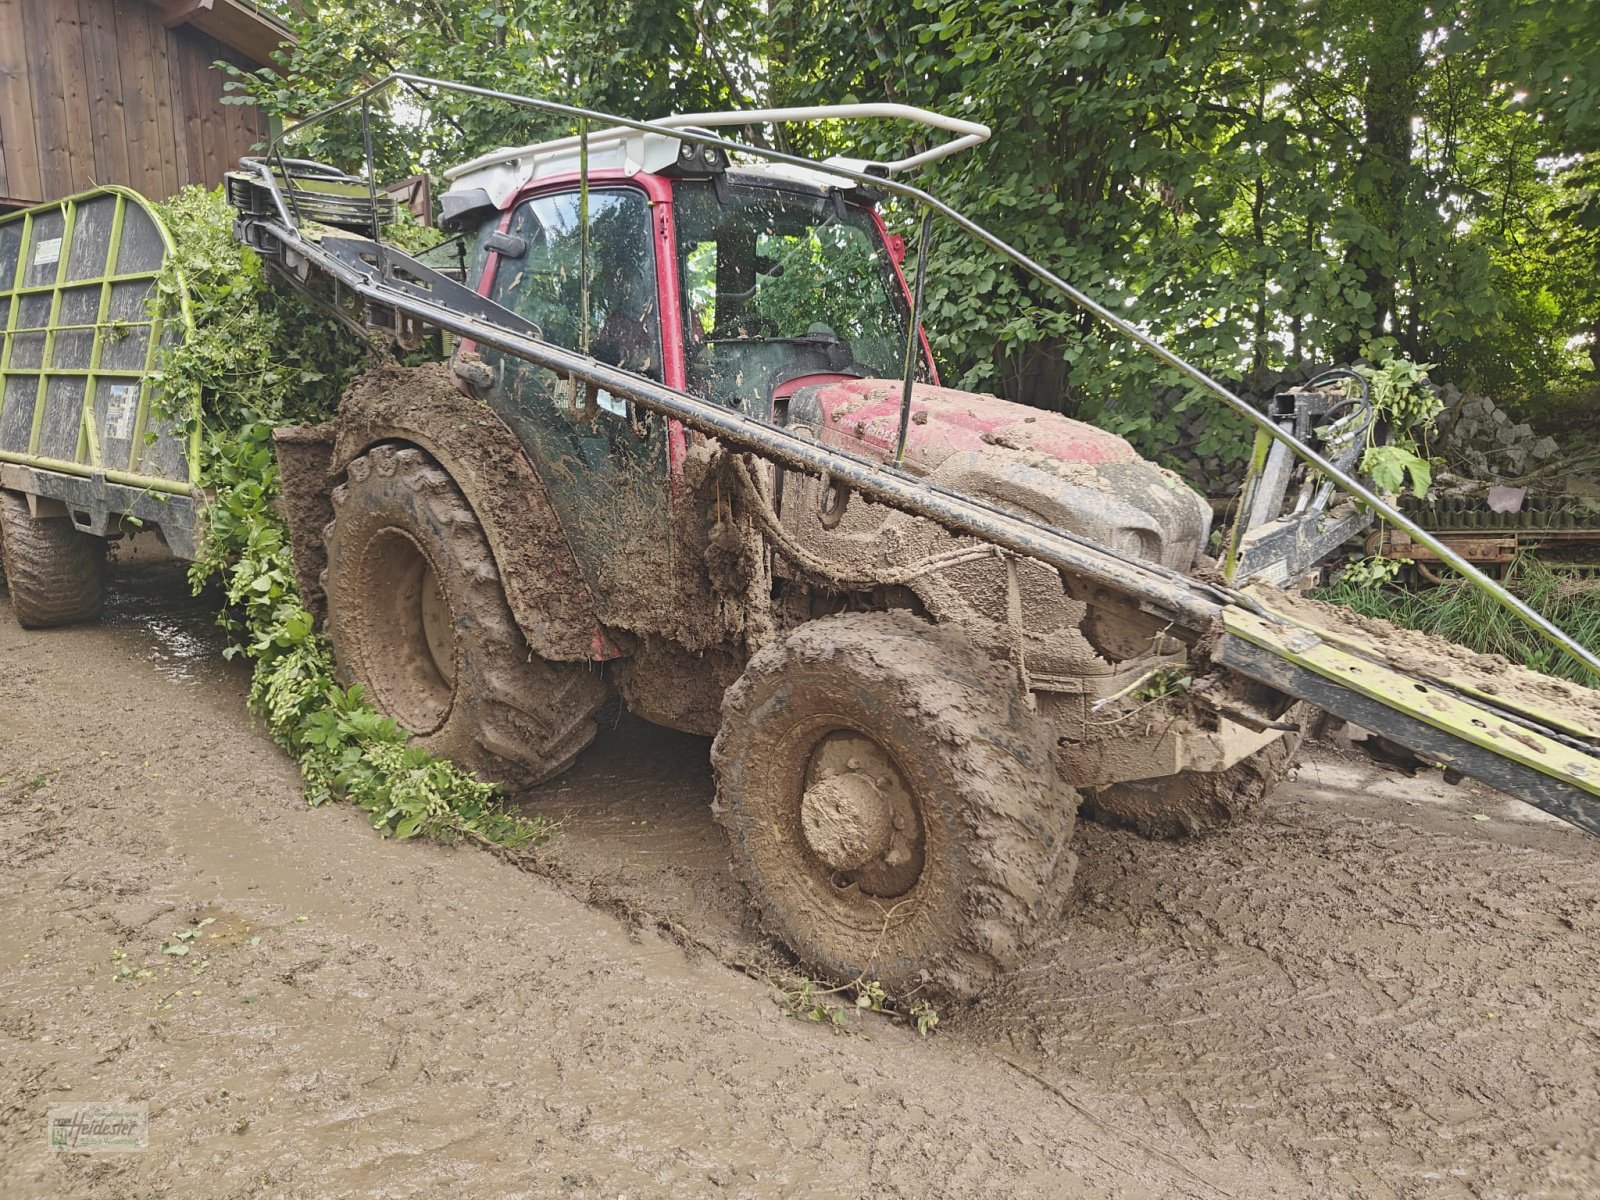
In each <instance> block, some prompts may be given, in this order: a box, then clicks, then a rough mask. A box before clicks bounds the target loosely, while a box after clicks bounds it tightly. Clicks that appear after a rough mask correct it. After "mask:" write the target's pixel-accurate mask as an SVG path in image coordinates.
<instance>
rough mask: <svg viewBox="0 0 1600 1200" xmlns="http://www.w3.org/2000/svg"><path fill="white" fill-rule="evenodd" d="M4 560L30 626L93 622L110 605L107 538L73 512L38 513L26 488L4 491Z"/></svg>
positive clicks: (0, 552) (0, 529) (19, 614)
mask: <svg viewBox="0 0 1600 1200" xmlns="http://www.w3.org/2000/svg"><path fill="white" fill-rule="evenodd" d="M0 559H3V561H4V567H5V576H6V586H7V587H8V588H9V589H10V592H11V611H12V612H13V613H14V614H15V615H16V618H17V624H19V625H21V626H22V627H23V628H24V629H47V628H49V627H50V626H52V625H74V624H77V623H78V622H80V621H92V620H94V619H95V618H96V617H98V616H99V615H100V610H101V609H102V608H103V607H104V606H105V596H106V543H105V539H104V538H97V537H95V536H93V535H92V534H88V533H83V532H81V531H79V529H78V528H77V527H76V526H74V525H73V523H72V518H71V517H67V516H60V517H38V518H35V517H34V516H33V515H32V514H30V513H29V511H28V498H27V497H26V496H24V495H23V494H22V493H21V492H9V491H0Z"/></svg>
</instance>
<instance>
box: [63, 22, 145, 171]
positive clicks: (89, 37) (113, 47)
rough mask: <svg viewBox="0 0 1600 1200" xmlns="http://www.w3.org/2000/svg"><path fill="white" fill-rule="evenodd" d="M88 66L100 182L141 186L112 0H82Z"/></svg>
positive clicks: (84, 46) (85, 61)
mask: <svg viewBox="0 0 1600 1200" xmlns="http://www.w3.org/2000/svg"><path fill="white" fill-rule="evenodd" d="M78 15H79V21H80V28H81V29H82V31H83V58H84V66H85V67H86V68H87V69H88V79H89V86H90V88H91V89H92V90H93V92H94V95H95V99H94V107H93V111H92V114H91V116H92V120H93V128H94V170H95V182H96V183H102V184H104V183H122V184H127V185H129V186H135V187H136V186H138V185H137V184H136V183H135V182H134V178H133V171H132V168H131V167H130V165H129V155H128V128H127V113H126V91H125V89H124V88H123V85H122V65H121V62H120V55H119V53H118V48H117V21H116V13H115V10H114V9H113V7H112V2H111V0H78Z"/></svg>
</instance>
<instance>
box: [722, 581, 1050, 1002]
mask: <svg viewBox="0 0 1600 1200" xmlns="http://www.w3.org/2000/svg"><path fill="white" fill-rule="evenodd" d="M722 711H723V721H722V729H721V732H720V733H718V735H717V739H716V742H715V744H714V745H713V747H712V761H713V763H714V765H715V767H716V773H717V797H718V820H719V821H720V822H721V824H722V826H723V828H724V829H725V830H726V831H727V834H728V837H729V841H730V843H731V846H732V853H733V863H734V869H735V872H736V873H737V874H738V876H739V877H740V879H741V880H742V881H743V883H744V884H745V886H746V888H747V889H748V890H749V893H750V896H751V898H752V900H753V901H754V903H755V906H756V908H757V909H758V910H759V913H760V916H761V919H762V922H763V924H764V925H765V927H766V928H767V930H768V931H769V932H770V933H772V934H773V935H774V936H776V937H778V938H779V939H781V940H782V941H783V942H784V943H785V944H787V945H788V946H789V948H790V949H791V950H793V952H794V953H795V954H796V956H798V957H799V958H800V960H801V961H802V963H803V964H805V966H806V968H807V969H809V970H812V971H815V972H817V973H819V974H821V975H822V976H825V977H827V978H830V979H833V980H836V981H840V982H847V981H850V980H853V979H856V978H858V977H860V978H865V979H876V980H878V981H880V982H881V983H883V984H884V985H885V986H886V987H888V988H889V989H890V990H891V991H893V992H898V993H900V994H901V995H905V994H909V993H914V992H918V991H920V992H922V993H924V994H926V993H932V994H938V995H943V996H948V997H953V998H963V997H967V996H971V995H973V994H975V993H976V992H978V991H979V990H981V989H982V987H983V986H984V984H985V983H987V982H988V981H989V980H991V979H992V978H994V976H995V975H997V974H998V973H999V972H1001V971H1003V970H1004V969H1005V968H1007V967H1009V966H1012V965H1013V964H1015V963H1016V962H1017V961H1018V960H1019V959H1021V958H1022V957H1023V955H1024V953H1025V952H1026V950H1027V948H1028V946H1029V944H1030V942H1031V941H1032V939H1033V937H1034V935H1035V934H1036V932H1037V931H1039V930H1040V929H1041V928H1048V927H1049V926H1050V925H1051V924H1052V923H1053V922H1054V921H1055V919H1056V918H1057V916H1058V915H1059V914H1060V911H1061V908H1062V906H1063V904H1064V902H1065V899H1066V896H1067V894H1068V892H1069V890H1070V888H1071V884H1072V876H1073V873H1074V870H1075V868H1076V865H1077V858H1076V856H1075V855H1074V854H1073V853H1072V851H1071V850H1070V849H1069V848H1068V843H1069V842H1070V840H1071V838H1072V831H1073V826H1074V823H1075V820H1076V814H1077V803H1078V800H1077V795H1076V794H1075V793H1074V792H1073V790H1072V789H1071V788H1069V787H1067V786H1066V785H1065V784H1063V783H1061V781H1060V779H1059V776H1058V775H1057V773H1056V769H1055V766H1054V763H1053V762H1052V760H1051V746H1052V741H1051V737H1050V731H1049V730H1048V728H1047V727H1046V726H1045V724H1044V722H1042V721H1041V720H1040V719H1039V718H1038V716H1037V715H1036V714H1034V713H1033V712H1031V711H1029V709H1028V708H1027V706H1026V704H1025V703H1024V700H1023V697H1022V694H1021V692H1020V691H1019V689H1018V687H1017V680H1016V677H1015V675H1013V674H1012V673H1011V672H1010V671H1009V670H1008V669H1006V668H1005V667H1004V666H1002V665H1000V664H997V663H994V662H991V661H989V660H987V659H985V658H984V657H982V656H981V655H979V654H977V653H976V652H975V651H973V650H972V649H971V648H970V647H969V646H968V644H967V643H966V642H965V641H964V640H962V639H961V638H959V637H958V636H956V635H955V634H953V633H950V632H947V631H945V630H942V629H938V628H936V627H934V626H932V625H929V624H928V623H927V622H925V621H922V620H920V619H918V618H916V617H914V616H912V615H911V614H909V613H850V614H846V615H843V616H836V617H827V618H824V619H822V620H818V621H813V622H810V623H809V624H807V625H804V626H801V627H800V628H799V629H797V630H795V631H794V632H793V633H791V634H789V636H788V637H786V638H784V639H783V640H781V641H778V642H775V643H773V644H772V645H769V646H767V647H766V648H765V649H763V650H762V651H761V652H760V653H759V654H757V655H756V656H755V657H754V658H753V659H752V660H751V661H750V664H749V667H748V668H747V669H746V671H745V673H744V675H743V676H742V677H741V678H740V679H739V681H738V682H737V683H736V684H734V686H733V687H732V688H730V689H729V690H728V693H727V696H726V698H725V699H724V701H723V709H722Z"/></svg>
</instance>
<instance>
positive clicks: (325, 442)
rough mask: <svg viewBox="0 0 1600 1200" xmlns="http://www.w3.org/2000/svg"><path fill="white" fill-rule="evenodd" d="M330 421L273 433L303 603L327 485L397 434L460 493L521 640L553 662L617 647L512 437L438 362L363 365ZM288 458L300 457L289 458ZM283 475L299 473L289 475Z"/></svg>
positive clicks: (607, 654)
mask: <svg viewBox="0 0 1600 1200" xmlns="http://www.w3.org/2000/svg"><path fill="white" fill-rule="evenodd" d="M330 424H331V429H330V427H329V426H321V427H317V428H316V429H312V430H302V431H300V432H298V433H291V432H290V431H281V432H280V434H279V435H278V438H277V440H278V443H279V447H280V458H281V460H282V462H283V465H284V467H285V468H287V469H286V470H285V471H284V477H285V493H284V508H285V510H286V513H285V515H286V516H288V517H289V520H290V526H291V532H292V535H293V538H294V542H295V567H296V573H297V574H299V575H300V577H301V585H302V590H303V591H305V592H306V593H307V594H308V595H309V596H310V597H312V599H313V602H314V601H315V600H316V599H317V598H319V597H320V587H316V586H313V587H311V588H307V587H306V584H307V583H308V582H310V580H308V579H307V575H308V574H310V573H311V572H312V571H313V570H315V572H316V573H317V574H320V571H321V567H320V565H318V563H317V560H318V556H319V555H320V554H321V552H322V526H323V525H324V524H326V522H327V521H328V520H331V519H332V516H333V512H332V504H331V501H330V500H329V499H328V494H329V491H330V490H331V487H332V485H333V484H335V483H336V482H337V481H338V480H339V479H340V478H341V477H342V476H343V475H344V472H345V470H346V468H347V467H348V466H349V465H350V462H351V461H352V460H353V459H355V458H356V457H357V456H358V455H360V454H363V453H365V452H366V451H367V450H369V449H371V448H372V447H373V446H375V445H377V444H379V443H381V442H403V443H409V444H411V445H414V446H416V447H418V448H419V449H421V450H423V451H424V452H426V453H427V454H428V455H429V456H430V457H431V458H433V460H434V461H435V462H437V463H438V464H439V465H440V467H442V468H443V469H444V470H445V472H446V473H448V474H449V476H450V478H451V479H452V480H454V481H455V484H456V486H457V487H459V488H460V489H461V491H462V493H463V494H464V495H465V496H466V498H467V503H468V504H470V505H471V507H472V511H473V513H474V514H475V515H476V517H477V518H478V522H479V524H480V525H481V526H482V527H483V531H484V534H485V536H486V537H487V538H488V540H489V547H490V549H491V551H492V552H493V554H494V559H495V565H496V567H497V568H498V570H499V572H500V579H501V583H502V586H503V587H504V588H505V593H506V601H507V603H508V604H509V605H510V607H511V612H512V615H513V616H514V617H515V619H516V622H517V625H518V627H519V628H520V629H521V630H522V634H523V636H524V637H525V638H526V639H527V642H528V647H529V649H531V650H532V651H533V652H534V653H535V654H537V655H539V656H540V657H541V658H545V659H549V660H551V661H554V662H581V661H586V660H597V659H609V658H616V657H618V656H619V655H621V654H623V653H624V652H625V651H626V650H627V649H628V643H627V640H626V635H622V634H616V635H613V634H612V633H611V632H610V631H607V630H605V629H603V628H602V627H601V626H600V624H599V621H598V617H597V609H596V605H595V602H594V598H593V596H592V595H591V594H590V592H589V589H588V586H587V585H586V583H585V582H584V579H583V576H582V574H581V573H580V572H579V570H578V566H577V562H576V560H575V559H574V557H573V554H572V549H571V547H570V546H568V545H567V542H566V538H565V536H564V535H563V533H562V530H561V525H560V522H559V521H558V520H557V518H556V514H555V510H554V508H553V507H552V506H551V504H550V499H549V496H548V495H547V494H546V492H545V489H544V485H543V483H542V482H541V481H540V479H539V476H538V474H537V473H536V472H535V471H534V469H533V464H532V463H531V462H529V460H528V457H527V454H526V453H525V452H524V451H523V449H522V446H521V444H520V443H519V442H518V440H517V437H516V435H515V434H513V433H512V432H511V430H510V429H509V428H507V426H506V425H505V423H504V422H503V421H501V420H500V418H499V417H498V416H497V415H496V414H495V413H494V411H493V410H492V409H491V408H490V407H489V406H488V405H487V404H485V403H484V402H483V401H481V400H477V399H475V398H473V397H470V396H467V395H465V394H464V393H463V392H462V391H460V390H459V389H458V388H457V387H456V385H455V380H454V378H453V376H451V374H450V371H449V368H448V366H447V365H445V364H443V363H427V364H424V365H422V366H419V367H401V366H398V365H387V366H384V367H380V368H378V369H377V370H375V371H372V372H369V373H368V374H366V375H363V376H362V377H361V378H359V379H357V380H356V381H355V383H353V384H352V385H351V386H350V388H349V389H347V390H346V392H345V395H344V398H343V400H342V401H341V402H340V405H339V417H338V420H337V421H336V422H332V423H330ZM285 434H288V436H287V437H286V436H285ZM330 435H331V436H330ZM297 441H298V442H299V443H301V445H299V446H296V445H295V444H294V443H295V442H297ZM286 443H289V444H288V445H287V446H286ZM319 444H320V446H321V447H322V448H323V449H322V450H320V451H319V450H318V449H316V448H315V447H316V446H317V445H319ZM285 449H288V451H289V453H288V454H287V455H285V454H284V451H285ZM321 454H326V458H324V459H322V463H323V465H322V468H321V471H320V473H319V472H318V470H317V465H318V464H317V460H318V458H319V457H320V456H321ZM296 458H299V459H301V460H302V461H301V464H300V465H299V466H298V468H297V467H295V466H293V465H292V461H293V460H294V459H296ZM291 474H295V475H298V476H299V479H298V480H297V481H291V479H290V475H291ZM319 474H320V479H319V478H318V476H319ZM314 611H315V609H314Z"/></svg>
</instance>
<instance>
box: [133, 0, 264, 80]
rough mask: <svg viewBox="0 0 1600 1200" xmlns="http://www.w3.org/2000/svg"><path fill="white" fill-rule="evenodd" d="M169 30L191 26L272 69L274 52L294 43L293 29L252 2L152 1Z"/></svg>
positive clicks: (223, 0) (203, 0)
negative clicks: (280, 47) (284, 45)
mask: <svg viewBox="0 0 1600 1200" xmlns="http://www.w3.org/2000/svg"><path fill="white" fill-rule="evenodd" d="M148 3H149V4H151V5H152V6H153V7H154V8H155V9H156V10H157V11H158V12H160V13H161V21H162V24H164V25H165V26H166V27H167V28H168V29H171V28H173V27H175V26H178V25H189V26H192V27H194V28H195V29H198V30H199V31H200V32H201V33H205V34H209V35H210V36H211V37H214V38H216V39H217V41H219V42H221V43H222V44H223V45H224V46H227V47H229V48H230V49H233V50H237V51H238V52H239V53H240V54H242V55H244V56H245V57H246V58H248V59H250V60H251V61H252V62H258V63H261V64H263V65H267V66H270V65H271V64H272V52H273V51H274V50H276V49H277V48H278V47H279V46H281V45H282V44H283V43H284V42H292V41H294V34H292V33H291V32H289V27H288V26H287V25H284V24H282V23H281V22H279V21H278V20H276V19H275V18H273V17H271V16H269V15H268V14H267V13H265V12H264V11H262V10H261V9H260V8H258V7H257V6H256V5H254V4H252V3H250V2H249V0H148Z"/></svg>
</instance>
